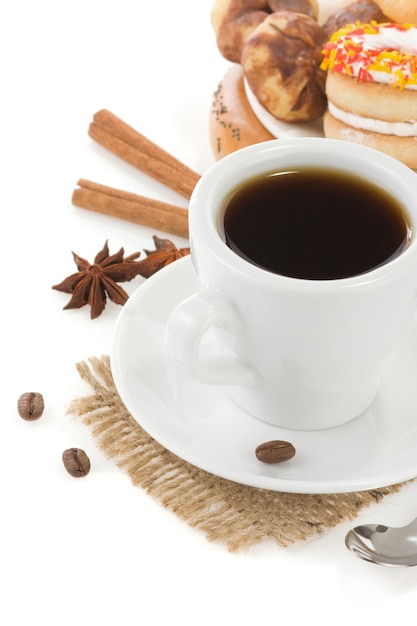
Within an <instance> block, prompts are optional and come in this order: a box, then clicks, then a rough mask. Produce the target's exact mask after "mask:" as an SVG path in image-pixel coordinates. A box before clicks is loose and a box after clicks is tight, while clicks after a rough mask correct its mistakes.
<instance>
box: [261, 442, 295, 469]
mask: <svg viewBox="0 0 417 626" xmlns="http://www.w3.org/2000/svg"><path fill="white" fill-rule="evenodd" d="M255 454H256V458H257V459H258V460H259V461H262V463H282V462H283V461H288V460H289V459H292V457H293V456H294V455H295V448H294V446H293V445H292V443H290V442H289V441H279V440H273V441H265V443H261V444H260V445H259V446H258V447H257V448H256V450H255Z"/></svg>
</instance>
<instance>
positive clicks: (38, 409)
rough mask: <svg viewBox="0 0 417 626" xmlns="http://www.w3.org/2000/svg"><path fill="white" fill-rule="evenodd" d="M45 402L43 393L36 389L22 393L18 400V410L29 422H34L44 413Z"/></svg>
mask: <svg viewBox="0 0 417 626" xmlns="http://www.w3.org/2000/svg"><path fill="white" fill-rule="evenodd" d="M43 409H44V402H43V397H42V394H40V393H36V392H34V391H28V392H26V393H22V395H21V396H20V398H19V400H18V401H17V411H18V413H19V415H20V417H21V418H22V419H24V420H27V421H28V422H33V421H34V420H37V419H39V418H40V416H41V415H42V413H43Z"/></svg>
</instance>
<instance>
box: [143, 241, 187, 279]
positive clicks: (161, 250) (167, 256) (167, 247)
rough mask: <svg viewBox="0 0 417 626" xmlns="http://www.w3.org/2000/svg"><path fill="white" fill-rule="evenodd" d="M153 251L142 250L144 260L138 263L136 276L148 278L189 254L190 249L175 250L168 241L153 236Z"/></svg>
mask: <svg viewBox="0 0 417 626" xmlns="http://www.w3.org/2000/svg"><path fill="white" fill-rule="evenodd" d="M152 239H153V240H154V243H155V250H144V252H145V254H146V255H147V258H146V259H143V260H142V261H138V263H137V265H138V274H140V275H141V276H144V277H145V278H149V277H150V276H152V274H155V273H156V272H157V271H158V270H160V269H162V268H163V267H165V266H166V265H169V264H170V263H173V262H174V261H176V260H177V259H180V258H181V257H183V256H187V255H188V254H190V248H177V247H176V246H175V245H174V244H173V243H172V241H170V240H169V239H161V238H160V237H157V236H156V235H154V236H153V237H152Z"/></svg>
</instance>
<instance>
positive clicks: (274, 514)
mask: <svg viewBox="0 0 417 626" xmlns="http://www.w3.org/2000/svg"><path fill="white" fill-rule="evenodd" d="M76 367H77V370H78V372H79V374H80V376H81V378H82V379H83V380H84V381H85V382H86V383H87V384H88V385H89V387H90V388H91V390H92V394H91V395H88V396H86V397H81V398H76V399H74V400H73V401H72V402H71V403H70V406H69V408H68V413H69V414H70V415H73V416H75V417H76V418H77V419H79V420H81V422H82V423H83V424H85V425H86V426H88V427H89V428H90V430H91V433H92V435H93V437H94V439H95V441H96V443H97V446H98V447H99V449H100V450H101V451H102V452H103V453H104V454H105V455H106V457H107V458H109V459H111V460H113V461H114V462H115V464H116V465H117V466H118V467H119V468H120V469H121V470H123V471H124V472H127V474H128V475H129V477H130V479H131V481H132V483H133V485H135V486H137V487H141V488H142V489H144V490H145V492H146V493H148V494H149V495H150V496H151V497H153V498H155V500H156V501H158V502H159V503H160V504H161V505H162V506H164V507H166V508H167V509H169V510H170V511H172V512H173V513H174V514H175V515H177V516H178V517H179V518H180V519H182V520H184V521H185V522H187V523H188V524H189V525H190V526H191V527H193V528H198V529H200V530H201V531H202V532H203V533H204V534H205V535H206V537H207V539H208V540H209V541H215V542H221V543H222V544H224V545H225V546H226V547H227V549H228V550H230V551H231V552H235V551H241V550H246V549H248V548H250V547H251V546H254V545H256V544H258V543H260V542H261V541H263V540H266V539H270V540H272V541H273V542H275V543H276V545H277V546H280V547H287V546H289V545H290V544H293V543H295V542H298V541H305V540H306V539H308V538H310V537H312V536H313V535H320V534H322V533H324V532H326V530H328V529H329V528H333V527H335V526H336V525H337V524H339V523H340V522H345V521H349V520H352V519H354V517H355V516H356V515H357V514H358V513H359V511H360V510H361V509H363V508H364V507H367V506H369V505H371V504H375V503H376V502H380V501H381V500H382V499H383V498H384V497H385V496H387V495H388V494H393V493H395V492H398V491H399V490H400V488H401V487H402V485H403V484H404V483H401V484H398V485H394V486H391V487H384V488H381V489H372V490H370V491H361V492H355V493H346V494H343V493H341V494H340V493H339V494H330V495H328V494H326V495H316V494H313V495H311V494H294V493H284V492H276V491H269V490H265V489H257V488H254V487H249V486H246V485H241V484H238V483H235V482H232V481H229V480H226V479H224V478H220V477H218V476H214V475H212V474H210V473H207V472H205V471H204V470H201V469H199V468H197V467H194V466H193V465H191V464H189V463H187V462H186V461H183V460H182V459H180V458H178V457H177V456H175V455H174V454H172V453H171V452H169V451H168V450H166V449H165V448H163V447H162V446H161V445H160V444H159V443H157V442H156V441H155V440H153V439H152V438H151V437H150V436H149V435H148V434H147V433H146V432H145V431H144V430H143V429H142V428H141V427H140V426H139V424H138V423H137V422H136V420H135V419H134V418H133V417H132V416H131V415H130V414H129V412H128V411H127V409H126V408H125V406H124V405H123V402H122V401H121V399H120V397H119V395H118V393H117V390H116V387H115V385H114V381H113V377H112V373H111V368H110V359H109V357H108V356H102V357H101V358H97V357H93V358H91V359H89V360H88V362H85V361H83V362H80V363H78V364H77V366H76Z"/></svg>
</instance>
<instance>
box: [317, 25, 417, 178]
mask: <svg viewBox="0 0 417 626" xmlns="http://www.w3.org/2000/svg"><path fill="white" fill-rule="evenodd" d="M322 68H323V69H324V70H326V71H327V80H326V93H327V97H328V112H327V113H326V114H325V116H324V123H323V124H324V135H325V137H329V138H334V139H342V140H345V141H352V142H354V143H361V144H364V145H367V146H369V147H372V148H375V149H377V150H380V151H381V152H385V153H387V154H389V155H391V156H393V157H394V158H396V159H398V160H399V161H402V162H403V163H405V164H406V165H408V166H409V167H411V168H412V169H417V27H415V26H412V25H411V24H396V23H384V24H376V23H372V24H360V25H350V26H347V27H345V28H342V29H340V30H339V31H337V32H336V33H334V34H333V35H332V37H331V38H330V41H329V42H328V43H326V44H325V46H324V61H323V64H322Z"/></svg>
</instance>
